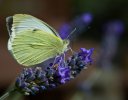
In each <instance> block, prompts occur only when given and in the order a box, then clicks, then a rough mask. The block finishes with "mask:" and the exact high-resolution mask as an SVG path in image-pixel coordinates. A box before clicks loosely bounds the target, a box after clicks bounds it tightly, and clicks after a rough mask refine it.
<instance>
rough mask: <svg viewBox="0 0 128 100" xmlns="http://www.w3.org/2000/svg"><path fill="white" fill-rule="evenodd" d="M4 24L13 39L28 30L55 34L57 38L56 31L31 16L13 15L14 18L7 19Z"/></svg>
mask: <svg viewBox="0 0 128 100" xmlns="http://www.w3.org/2000/svg"><path fill="white" fill-rule="evenodd" d="M6 22H7V28H8V31H9V34H10V35H11V37H14V36H15V35H17V34H19V33H21V31H24V30H28V29H30V30H31V29H39V30H43V31H44V32H47V33H51V34H55V35H56V36H58V37H59V35H58V33H57V32H56V30H55V29H53V28H52V27H51V26H50V25H48V24H47V23H45V22H43V21H41V20H40V19H37V18H36V17H34V16H31V15H27V14H15V15H14V16H10V17H7V18H6Z"/></svg>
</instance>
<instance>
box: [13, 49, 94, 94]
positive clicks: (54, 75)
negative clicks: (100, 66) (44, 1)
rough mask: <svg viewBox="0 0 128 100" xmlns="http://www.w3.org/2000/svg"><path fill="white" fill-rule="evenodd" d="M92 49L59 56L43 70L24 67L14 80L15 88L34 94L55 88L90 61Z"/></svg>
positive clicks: (72, 76)
mask: <svg viewBox="0 0 128 100" xmlns="http://www.w3.org/2000/svg"><path fill="white" fill-rule="evenodd" d="M92 53H93V49H89V50H87V49H85V48H81V49H80V51H79V52H76V53H74V54H73V55H72V56H71V57H69V59H68V60H67V61H66V63H65V61H64V59H63V57H61V56H60V57H59V58H58V59H57V60H56V62H55V63H54V65H52V64H49V66H47V67H46V69H45V70H43V69H42V68H41V67H35V68H24V69H23V72H22V73H21V74H20V75H19V76H18V77H17V79H16V82H15V87H16V90H18V91H19V92H21V93H23V94H24V95H35V94H37V93H39V92H41V91H44V90H49V89H53V88H56V87H57V86H59V85H61V84H65V83H67V82H68V81H70V80H71V79H73V78H75V77H76V76H77V75H78V74H79V73H80V72H81V70H82V69H84V68H85V67H86V68H87V65H88V64H90V63H91V62H92V59H91V55H92Z"/></svg>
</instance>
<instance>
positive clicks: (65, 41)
mask: <svg viewBox="0 0 128 100" xmlns="http://www.w3.org/2000/svg"><path fill="white" fill-rule="evenodd" d="M69 43H70V41H69V40H67V39H65V40H63V51H67V50H68V49H69V48H68V45H69Z"/></svg>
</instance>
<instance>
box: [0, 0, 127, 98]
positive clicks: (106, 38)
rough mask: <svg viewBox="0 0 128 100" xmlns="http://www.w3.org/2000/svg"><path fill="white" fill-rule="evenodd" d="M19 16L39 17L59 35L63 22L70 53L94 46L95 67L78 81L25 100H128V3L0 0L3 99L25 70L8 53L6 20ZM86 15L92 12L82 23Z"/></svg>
mask: <svg viewBox="0 0 128 100" xmlns="http://www.w3.org/2000/svg"><path fill="white" fill-rule="evenodd" d="M17 13H22V14H23V13H26V14H30V15H33V16H35V17H37V18H40V19H41V20H43V21H45V22H47V23H48V24H49V25H51V26H53V27H54V28H55V29H56V30H57V31H58V32H59V31H60V30H61V29H62V28H63V26H64V25H65V23H66V24H68V25H69V26H70V28H71V29H74V27H75V28H76V29H78V31H76V32H75V33H74V36H75V35H76V36H75V37H74V38H73V40H72V41H71V46H72V48H73V50H75V51H77V50H79V48H80V47H85V48H87V49H89V48H94V54H93V60H94V62H93V64H92V65H91V66H89V68H88V69H87V70H83V71H82V72H81V74H80V75H78V77H76V79H74V80H72V81H71V82H69V83H67V84H65V85H63V86H60V87H58V88H57V89H54V90H52V91H46V92H44V93H42V94H39V95H37V96H29V97H25V98H26V99H27V100H35V99H36V100H38V99H46V100H54V99H55V100H128V97H127V95H128V53H127V51H128V33H127V32H128V1H127V0H0V93H1V95H2V94H3V93H4V92H5V90H6V89H7V88H8V87H9V86H10V84H11V83H12V82H14V80H15V78H16V76H18V74H19V73H20V72H21V71H22V69H23V67H22V66H20V65H19V64H18V63H17V62H16V61H15V60H14V59H13V58H12V56H11V54H10V53H9V52H8V50H7V41H8V38H9V36H8V32H7V29H6V21H5V19H6V17H7V16H12V15H14V14H17ZM84 14H91V21H90V22H88V23H87V22H84V21H83V20H82V19H81V18H83V17H82V16H83V15H84ZM80 19H81V20H80ZM83 22H84V23H83ZM81 23H83V24H81ZM113 25H115V26H117V28H116V29H115V26H113ZM108 27H109V28H108ZM118 29H119V30H118ZM116 30H117V31H116ZM62 31H63V29H62ZM63 32H65V31H63ZM66 32H69V33H70V32H71V30H70V29H69V30H68V29H67V30H66ZM25 98H24V99H25ZM8 100H10V99H8ZM18 100H20V99H18ZM21 100H23V97H22V99H21Z"/></svg>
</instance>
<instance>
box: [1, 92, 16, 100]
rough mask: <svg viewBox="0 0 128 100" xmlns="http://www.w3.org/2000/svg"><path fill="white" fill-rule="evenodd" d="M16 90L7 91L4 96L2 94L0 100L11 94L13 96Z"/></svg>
mask: <svg viewBox="0 0 128 100" xmlns="http://www.w3.org/2000/svg"><path fill="white" fill-rule="evenodd" d="M15 91H16V90H15V89H13V90H11V91H8V92H6V93H5V94H3V95H2V96H1V97H0V100H5V99H6V98H7V97H8V96H10V95H11V94H13V92H15Z"/></svg>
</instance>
